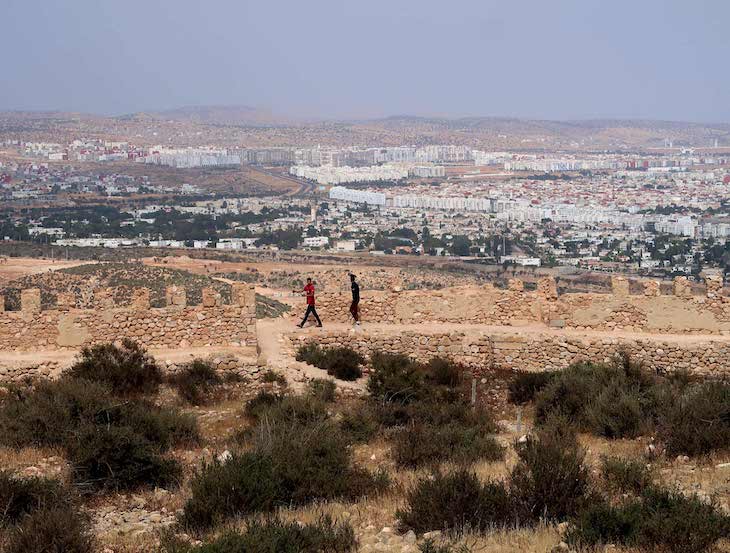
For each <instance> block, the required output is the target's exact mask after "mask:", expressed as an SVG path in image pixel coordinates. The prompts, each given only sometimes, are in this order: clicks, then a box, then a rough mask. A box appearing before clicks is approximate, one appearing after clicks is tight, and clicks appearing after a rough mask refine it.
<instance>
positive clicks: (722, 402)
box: [660, 382, 730, 455]
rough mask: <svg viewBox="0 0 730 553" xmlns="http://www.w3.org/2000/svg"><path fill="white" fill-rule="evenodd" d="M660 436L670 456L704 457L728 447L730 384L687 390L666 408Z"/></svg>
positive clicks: (694, 386) (712, 384) (690, 387)
mask: <svg viewBox="0 0 730 553" xmlns="http://www.w3.org/2000/svg"><path fill="white" fill-rule="evenodd" d="M660 435H661V437H662V438H663V440H664V443H665V446H666V449H667V453H668V454H670V455H678V454H683V455H704V454H707V453H710V452H712V451H717V450H726V449H728V447H730V384H728V383H727V382H706V383H703V384H696V385H691V386H688V387H686V388H685V389H684V393H682V394H681V395H680V396H679V397H678V398H674V400H673V401H671V402H669V403H667V404H666V406H665V412H664V416H663V419H662V422H661V424H660Z"/></svg>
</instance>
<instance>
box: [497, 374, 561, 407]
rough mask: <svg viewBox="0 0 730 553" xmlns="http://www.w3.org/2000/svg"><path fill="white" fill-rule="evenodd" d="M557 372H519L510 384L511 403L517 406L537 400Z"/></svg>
mask: <svg viewBox="0 0 730 553" xmlns="http://www.w3.org/2000/svg"><path fill="white" fill-rule="evenodd" d="M555 374H556V373H555V372H517V373H516V374H515V376H514V377H513V378H512V380H511V381H510V383H509V388H508V390H509V401H510V403H514V404H516V405H524V404H525V403H529V402H531V401H534V400H535V397H536V396H537V394H538V392H540V391H542V390H543V389H544V388H545V387H547V385H548V384H550V382H551V381H552V379H553V377H554V376H555Z"/></svg>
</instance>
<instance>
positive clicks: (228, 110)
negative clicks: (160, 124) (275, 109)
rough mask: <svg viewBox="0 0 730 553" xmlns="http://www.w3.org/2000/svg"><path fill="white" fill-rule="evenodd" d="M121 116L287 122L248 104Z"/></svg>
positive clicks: (268, 123) (213, 121)
mask: <svg viewBox="0 0 730 553" xmlns="http://www.w3.org/2000/svg"><path fill="white" fill-rule="evenodd" d="M122 118H126V119H131V118H134V119H137V120H139V119H144V118H151V119H159V120H166V121H178V122H183V123H195V124H201V125H225V126H243V127H246V126H252V127H264V126H271V125H283V124H286V123H288V121H287V120H286V119H285V118H283V117H278V116H275V115H274V114H273V113H271V112H270V111H268V110H265V109H261V108H254V107H250V106H183V107H179V108H175V109H169V110H163V111H156V112H143V113H134V114H131V115H126V116H122Z"/></svg>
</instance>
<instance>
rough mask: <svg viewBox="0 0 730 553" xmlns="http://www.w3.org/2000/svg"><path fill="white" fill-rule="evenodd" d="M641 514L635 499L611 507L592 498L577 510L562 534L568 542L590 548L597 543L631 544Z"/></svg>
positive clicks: (636, 539)
mask: <svg viewBox="0 0 730 553" xmlns="http://www.w3.org/2000/svg"><path fill="white" fill-rule="evenodd" d="M641 516H642V508H641V504H640V503H638V502H635V503H630V504H627V505H624V506H614V505H611V504H610V503H609V502H607V501H595V502H592V503H591V504H589V505H586V506H585V507H584V508H583V509H581V510H580V512H579V513H578V516H577V517H576V518H575V519H573V521H572V526H571V529H570V531H569V532H568V534H567V536H566V540H567V542H568V543H569V544H571V545H575V546H577V547H581V548H592V547H595V546H597V545H599V544H601V543H611V544H626V545H634V544H636V543H637V541H638V533H639V529H638V526H639V521H640V519H641Z"/></svg>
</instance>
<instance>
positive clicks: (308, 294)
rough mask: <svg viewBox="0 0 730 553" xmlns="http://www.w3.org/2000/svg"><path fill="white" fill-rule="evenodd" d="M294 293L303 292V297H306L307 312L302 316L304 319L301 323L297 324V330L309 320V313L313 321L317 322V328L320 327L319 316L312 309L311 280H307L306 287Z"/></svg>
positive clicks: (313, 308) (312, 285)
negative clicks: (312, 316)
mask: <svg viewBox="0 0 730 553" xmlns="http://www.w3.org/2000/svg"><path fill="white" fill-rule="evenodd" d="M294 292H299V293H301V292H304V295H305V296H306V297H307V312H306V313H305V314H304V319H302V322H301V323H299V324H298V325H297V326H298V327H299V328H303V327H304V323H306V322H307V319H308V318H309V314H310V313H311V314H312V315H314V319H315V320H316V321H317V326H320V327H321V326H322V321H321V320H320V319H319V315H317V310H316V309H315V307H314V284H313V283H312V279H311V278H308V279H307V285H306V286H305V287H304V289H303V290H294Z"/></svg>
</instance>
